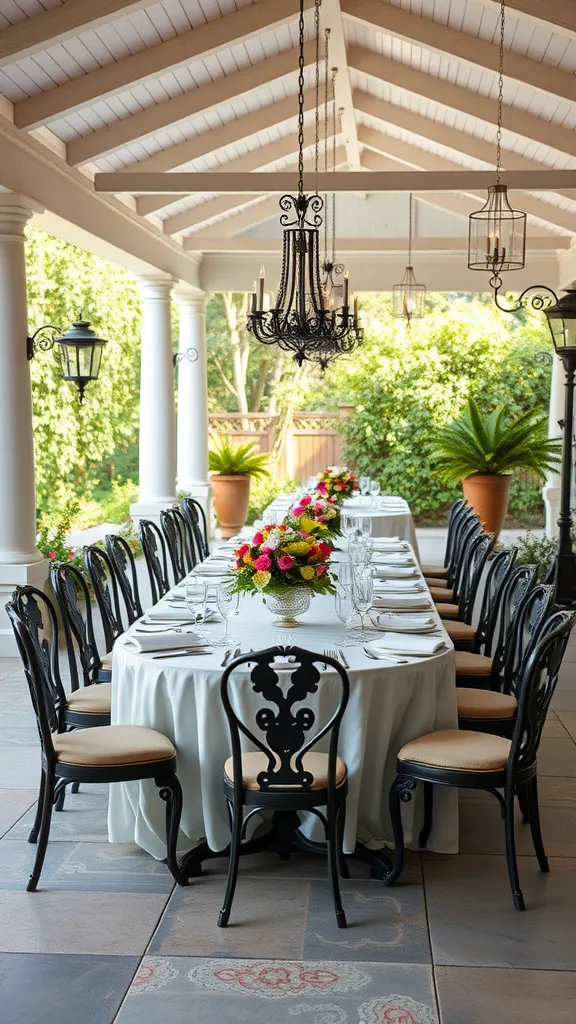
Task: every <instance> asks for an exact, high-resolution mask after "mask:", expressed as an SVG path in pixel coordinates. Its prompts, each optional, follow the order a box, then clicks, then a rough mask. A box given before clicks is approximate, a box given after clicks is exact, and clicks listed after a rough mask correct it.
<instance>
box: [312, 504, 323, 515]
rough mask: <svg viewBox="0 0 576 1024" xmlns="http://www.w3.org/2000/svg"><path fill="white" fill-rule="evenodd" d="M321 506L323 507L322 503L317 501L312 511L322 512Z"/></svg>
mask: <svg viewBox="0 0 576 1024" xmlns="http://www.w3.org/2000/svg"><path fill="white" fill-rule="evenodd" d="M323 508H324V505H322V504H321V502H319V501H317V502H316V504H315V505H314V511H315V512H317V513H320V512H322V509H323Z"/></svg>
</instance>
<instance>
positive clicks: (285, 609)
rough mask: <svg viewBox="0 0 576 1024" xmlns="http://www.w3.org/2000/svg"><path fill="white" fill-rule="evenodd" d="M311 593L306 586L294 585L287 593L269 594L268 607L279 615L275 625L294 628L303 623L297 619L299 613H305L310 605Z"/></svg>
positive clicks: (274, 613) (267, 598)
mask: <svg viewBox="0 0 576 1024" xmlns="http://www.w3.org/2000/svg"><path fill="white" fill-rule="evenodd" d="M310 597H311V593H310V591H309V590H306V588H305V587H293V588H292V589H291V590H287V591H286V593H285V594H267V595H266V607H267V608H268V609H269V610H270V611H271V612H272V614H273V615H277V616H278V618H276V619H274V622H273V623H272V625H273V626H281V627H282V628H283V629H294V628H295V626H300V625H301V623H300V622H298V621H297V620H296V616H297V615H304V612H307V611H308V609H309V607H310Z"/></svg>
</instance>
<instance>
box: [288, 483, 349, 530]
mask: <svg viewBox="0 0 576 1024" xmlns="http://www.w3.org/2000/svg"><path fill="white" fill-rule="evenodd" d="M340 519H341V516H340V509H339V507H338V503H337V502H336V499H335V498H331V497H327V498H324V497H322V496H321V495H320V494H304V495H303V496H302V497H301V498H300V499H299V501H297V502H296V504H295V505H294V506H293V507H292V508H291V509H290V511H289V512H288V515H287V516H286V523H287V524H288V525H289V526H292V527H293V528H294V529H295V530H299V531H300V530H303V531H304V532H305V533H313V534H314V535H315V536H316V537H318V539H319V540H322V539H326V540H328V541H330V540H331V538H332V537H336V536H338V534H339V533H340Z"/></svg>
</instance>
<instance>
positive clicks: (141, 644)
mask: <svg viewBox="0 0 576 1024" xmlns="http://www.w3.org/2000/svg"><path fill="white" fill-rule="evenodd" d="M124 646H125V647H127V648H128V649H129V650H134V651H138V652H139V653H140V654H147V653H149V652H150V651H180V650H182V649H183V648H184V647H199V646H204V643H203V642H202V641H201V640H200V637H199V636H198V633H193V632H192V630H190V632H188V631H186V632H185V633H141V634H140V635H139V636H136V635H135V634H134V633H133V634H132V635H131V636H130V637H129V639H128V640H126V642H125V644H124Z"/></svg>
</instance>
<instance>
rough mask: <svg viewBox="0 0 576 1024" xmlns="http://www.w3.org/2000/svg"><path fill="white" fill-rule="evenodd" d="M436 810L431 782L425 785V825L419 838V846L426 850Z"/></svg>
mask: <svg viewBox="0 0 576 1024" xmlns="http://www.w3.org/2000/svg"><path fill="white" fill-rule="evenodd" d="M433 809H434V787H433V785H432V783H431V782H425V783H424V824H423V826H422V831H421V832H420V836H419V838H418V846H419V847H420V849H421V850H423V849H424V847H425V846H426V843H427V842H428V839H429V838H430V833H431V831H432V812H433Z"/></svg>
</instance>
